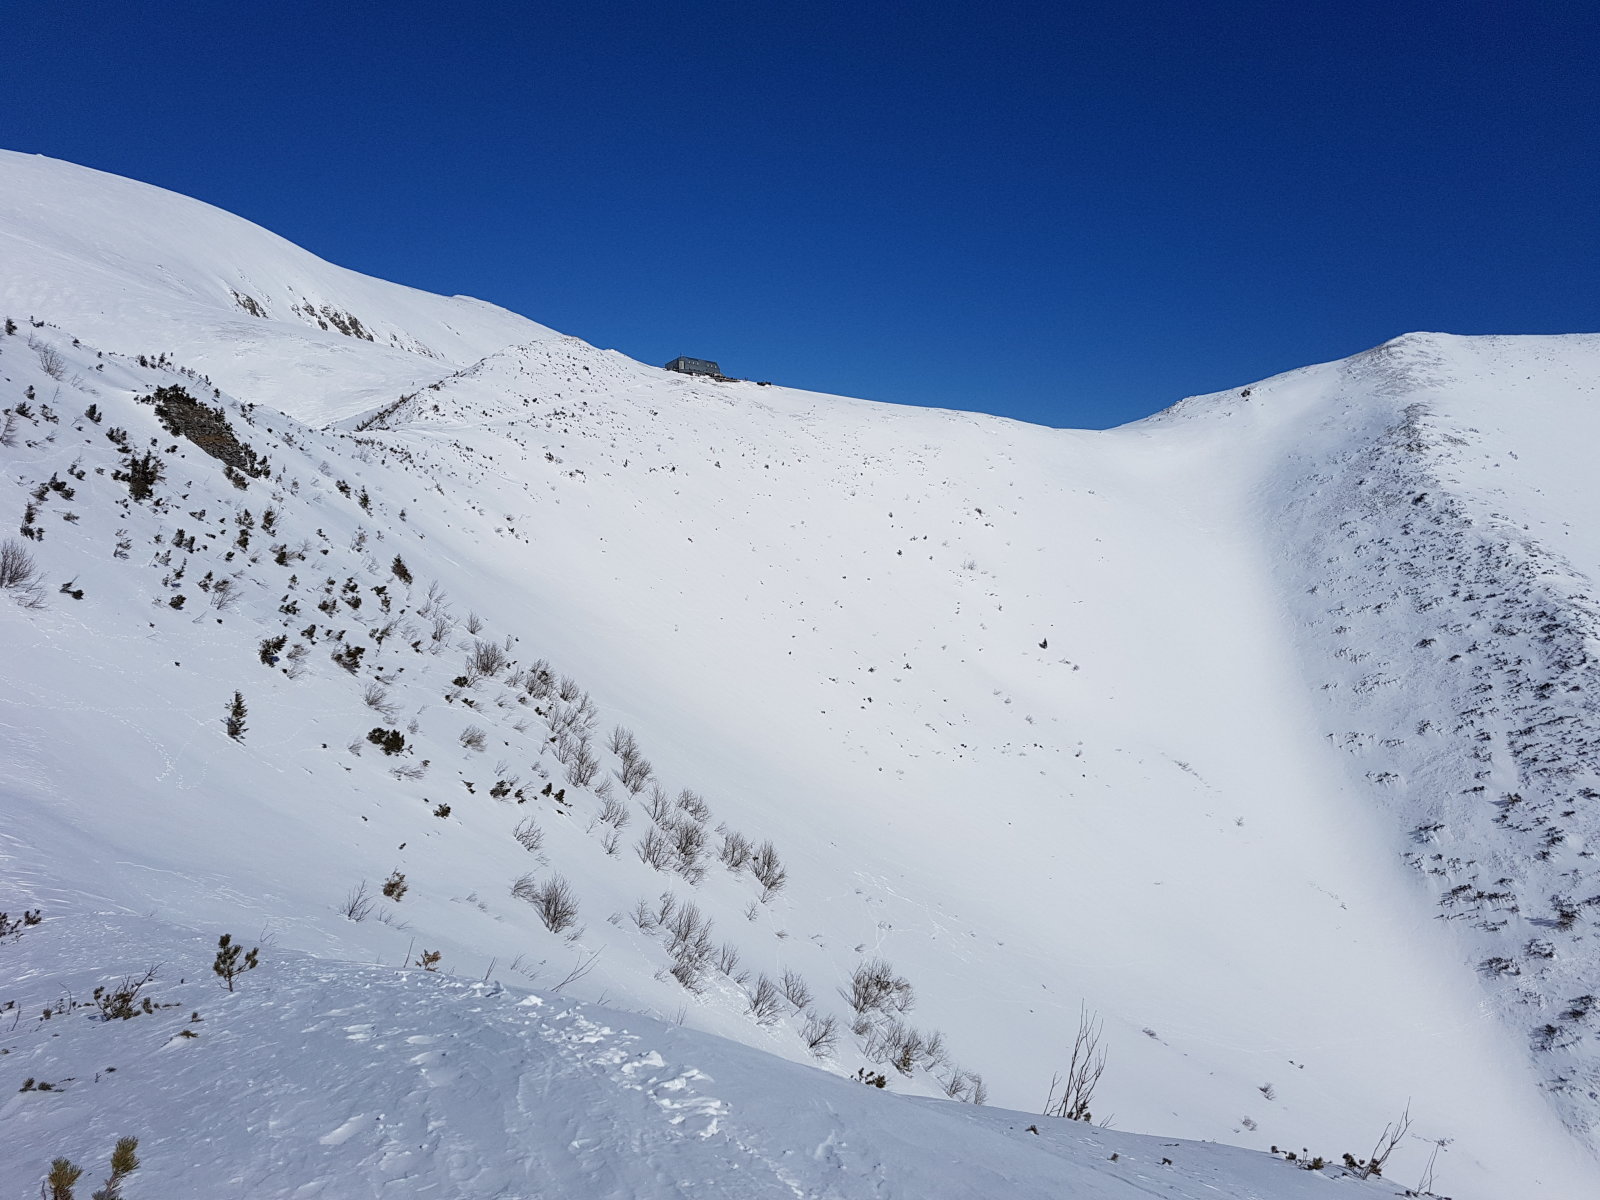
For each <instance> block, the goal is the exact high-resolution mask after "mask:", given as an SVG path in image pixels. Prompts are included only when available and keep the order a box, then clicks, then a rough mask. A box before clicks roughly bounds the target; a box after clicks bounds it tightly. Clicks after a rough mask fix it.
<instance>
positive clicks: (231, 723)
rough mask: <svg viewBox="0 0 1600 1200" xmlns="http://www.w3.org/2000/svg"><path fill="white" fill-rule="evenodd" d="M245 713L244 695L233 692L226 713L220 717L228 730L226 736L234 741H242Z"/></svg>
mask: <svg viewBox="0 0 1600 1200" xmlns="http://www.w3.org/2000/svg"><path fill="white" fill-rule="evenodd" d="M245 715H246V709H245V706H244V697H243V696H242V695H240V694H239V693H238V692H235V693H234V694H233V699H232V700H230V701H229V702H228V715H227V716H226V717H224V718H223V719H222V723H223V725H224V726H225V727H226V728H227V730H228V736H229V737H231V738H232V739H233V740H234V741H236V742H242V741H244V731H245V724H244V719H245Z"/></svg>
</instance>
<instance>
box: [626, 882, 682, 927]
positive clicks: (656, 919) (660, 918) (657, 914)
mask: <svg viewBox="0 0 1600 1200" xmlns="http://www.w3.org/2000/svg"><path fill="white" fill-rule="evenodd" d="M677 910H678V898H677V897H676V896H674V895H673V894H672V893H671V892H662V893H661V898H660V899H659V900H658V901H657V902H656V904H655V906H654V907H652V906H651V904H650V902H649V901H648V900H646V899H644V898H643V897H640V899H639V902H638V903H637V904H635V905H634V906H633V912H632V914H631V915H632V917H633V923H634V924H635V925H637V926H638V927H639V928H640V929H642V930H644V931H645V932H646V933H654V932H655V931H656V930H657V929H659V928H660V927H661V926H662V925H663V924H665V923H666V922H667V921H669V920H671V919H672V914H673V913H675V912H676V911H677Z"/></svg>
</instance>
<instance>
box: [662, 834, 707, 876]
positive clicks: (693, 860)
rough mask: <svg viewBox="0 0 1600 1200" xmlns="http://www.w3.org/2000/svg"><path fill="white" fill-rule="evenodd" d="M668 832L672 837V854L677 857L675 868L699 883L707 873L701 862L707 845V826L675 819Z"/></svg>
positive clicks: (679, 872)
mask: <svg viewBox="0 0 1600 1200" xmlns="http://www.w3.org/2000/svg"><path fill="white" fill-rule="evenodd" d="M667 832H668V834H669V835H670V836H671V838H672V854H673V857H674V858H675V859H676V861H675V862H674V864H673V869H674V870H676V871H677V872H678V874H680V875H682V876H683V877H684V878H685V879H687V880H688V881H689V882H690V883H699V882H700V881H701V880H702V879H704V878H705V873H706V871H705V867H704V866H702V865H701V862H700V855H701V853H702V852H703V851H704V850H705V846H706V829H705V826H704V825H698V824H696V823H695V822H693V821H674V822H673V823H672V824H671V825H669V826H667Z"/></svg>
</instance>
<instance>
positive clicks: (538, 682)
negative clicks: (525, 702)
mask: <svg viewBox="0 0 1600 1200" xmlns="http://www.w3.org/2000/svg"><path fill="white" fill-rule="evenodd" d="M522 686H523V687H524V688H525V689H527V692H528V695H530V696H532V697H534V699H536V700H543V699H547V698H548V697H550V696H552V695H553V694H554V693H555V676H554V675H552V674H551V673H550V664H549V663H548V662H546V661H545V660H544V659H542V658H540V659H536V660H535V661H534V662H533V664H532V665H531V666H529V667H528V673H527V678H526V679H525V680H524V681H523V685H522Z"/></svg>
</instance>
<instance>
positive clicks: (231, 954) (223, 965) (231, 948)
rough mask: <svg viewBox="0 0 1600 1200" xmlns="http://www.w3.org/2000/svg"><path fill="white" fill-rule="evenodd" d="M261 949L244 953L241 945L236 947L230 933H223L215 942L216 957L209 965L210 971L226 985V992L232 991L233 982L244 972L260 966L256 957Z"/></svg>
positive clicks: (258, 947) (256, 948) (257, 948)
mask: <svg viewBox="0 0 1600 1200" xmlns="http://www.w3.org/2000/svg"><path fill="white" fill-rule="evenodd" d="M260 953H261V947H260V946H257V947H255V948H254V949H253V950H250V951H248V952H247V951H246V950H245V948H244V947H243V946H242V945H236V944H235V943H234V940H233V935H232V934H231V933H225V934H223V935H222V937H221V938H220V939H219V940H218V942H217V957H216V959H215V961H213V962H212V964H211V969H212V971H213V972H215V973H216V974H217V975H219V976H221V977H222V981H223V982H224V983H226V984H227V985H228V990H229V991H230V992H231V991H233V981H234V980H235V979H237V978H238V977H239V976H241V975H243V974H244V973H245V972H246V971H253V970H255V969H256V968H257V967H259V966H260V965H261V962H260V960H259V958H258V957H257V956H258V955H259V954H260Z"/></svg>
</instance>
